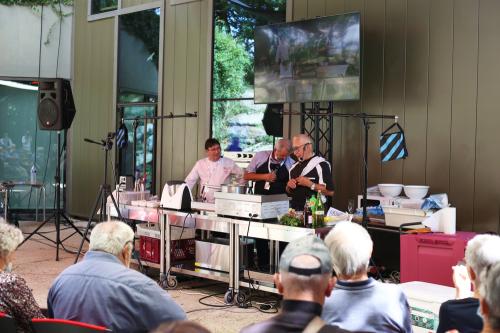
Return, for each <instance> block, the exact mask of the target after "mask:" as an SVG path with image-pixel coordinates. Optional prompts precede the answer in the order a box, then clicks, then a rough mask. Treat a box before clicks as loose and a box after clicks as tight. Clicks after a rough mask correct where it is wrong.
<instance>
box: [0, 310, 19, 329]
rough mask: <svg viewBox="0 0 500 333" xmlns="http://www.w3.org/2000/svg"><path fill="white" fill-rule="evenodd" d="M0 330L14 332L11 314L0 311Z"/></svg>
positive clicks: (14, 324)
mask: <svg viewBox="0 0 500 333" xmlns="http://www.w3.org/2000/svg"><path fill="white" fill-rule="evenodd" d="M0 332H2V333H16V322H15V321H14V319H13V318H12V317H11V316H9V315H8V314H5V313H3V312H0Z"/></svg>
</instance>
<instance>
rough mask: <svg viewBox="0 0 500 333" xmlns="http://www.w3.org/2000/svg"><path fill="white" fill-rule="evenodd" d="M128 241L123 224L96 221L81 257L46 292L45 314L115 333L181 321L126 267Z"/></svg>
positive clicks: (158, 291)
mask: <svg viewBox="0 0 500 333" xmlns="http://www.w3.org/2000/svg"><path fill="white" fill-rule="evenodd" d="M133 242H134V232H133V231H132V228H130V227H129V226H128V225H126V224H125V223H123V222H119V221H117V222H101V223H98V224H97V225H96V226H95V227H94V229H93V230H92V233H91V234H90V244H89V251H88V252H87V254H86V255H85V258H84V259H83V260H82V261H80V262H79V263H77V264H75V265H73V266H70V267H68V268H66V269H65V270H64V271H63V272H62V273H61V274H60V275H59V276H58V277H57V278H56V280H55V281H54V283H53V285H52V287H51V288H50V290H49V295H48V298H47V305H48V312H49V316H50V317H51V318H60V319H68V320H76V321H81V322H84V323H87V324H93V325H99V326H105V327H107V328H109V329H111V330H112V331H113V332H117V333H118V332H148V331H150V330H152V329H154V328H155V327H157V326H158V325H160V324H161V323H163V322H166V321H174V320H185V319H186V314H185V313H184V310H182V308H181V307H180V306H179V305H178V304H177V303H175V302H174V300H173V299H172V298H171V297H170V296H169V295H168V294H167V292H166V291H165V290H163V289H162V288H160V287H159V286H158V284H157V283H156V282H155V281H153V280H152V279H150V278H149V277H147V276H146V275H143V274H141V273H139V272H137V271H135V270H132V269H130V268H129V265H130V258H131V256H132V249H133Z"/></svg>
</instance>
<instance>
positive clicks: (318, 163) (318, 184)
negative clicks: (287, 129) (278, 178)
mask: <svg viewBox="0 0 500 333" xmlns="http://www.w3.org/2000/svg"><path fill="white" fill-rule="evenodd" d="M292 151H293V153H294V155H295V156H296V157H297V158H298V161H297V163H295V164H294V165H292V167H291V168H290V170H289V173H290V175H289V177H290V180H289V181H288V183H287V186H286V191H287V192H288V194H289V195H290V196H291V198H292V200H291V202H290V205H291V207H292V208H293V209H295V210H303V209H304V204H305V202H306V199H308V198H310V197H311V196H313V195H316V193H317V192H320V193H321V194H322V195H323V196H324V198H326V202H325V205H324V206H325V209H328V207H329V206H331V204H332V196H333V178H332V169H331V166H330V163H328V162H327V161H326V160H325V159H324V158H323V157H321V156H317V155H316V154H315V153H314V150H313V141H312V139H311V138H310V137H309V136H307V135H306V134H299V135H295V136H294V137H293V139H292Z"/></svg>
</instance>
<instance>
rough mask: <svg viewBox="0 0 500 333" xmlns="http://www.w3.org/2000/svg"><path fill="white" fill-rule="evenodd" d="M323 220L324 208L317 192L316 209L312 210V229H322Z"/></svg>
mask: <svg viewBox="0 0 500 333" xmlns="http://www.w3.org/2000/svg"><path fill="white" fill-rule="evenodd" d="M324 220H325V207H324V206H323V200H322V199H321V193H320V192H318V194H317V195H316V209H315V210H314V218H313V228H315V229H316V228H321V227H323V225H324Z"/></svg>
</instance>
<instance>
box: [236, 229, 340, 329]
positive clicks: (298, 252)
mask: <svg viewBox="0 0 500 333" xmlns="http://www.w3.org/2000/svg"><path fill="white" fill-rule="evenodd" d="M279 269H280V271H279V273H276V274H275V276H274V283H275V284H276V287H277V288H278V291H279V292H280V294H282V295H283V307H282V312H281V314H279V315H277V316H275V317H273V318H271V319H269V320H266V321H264V322H260V323H257V324H255V325H253V326H248V327H246V328H244V329H243V330H242V331H241V332H243V333H253V332H255V333H257V332H259V333H262V332H270V333H271V332H272V333H280V332H322V333H326V332H337V333H343V332H348V331H345V330H342V329H340V328H338V327H336V326H329V325H326V324H325V322H323V321H322V320H321V319H320V317H319V316H320V315H321V311H322V307H323V303H324V302H325V296H329V295H330V293H331V292H332V289H333V287H334V285H335V278H332V259H331V258H330V253H329V252H328V248H327V247H326V246H325V244H324V243H323V241H322V240H321V239H319V238H317V237H315V236H306V237H303V238H300V239H298V240H296V241H294V242H291V243H290V244H288V246H287V247H286V248H285V250H284V251H283V254H282V255H281V259H280V267H279Z"/></svg>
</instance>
